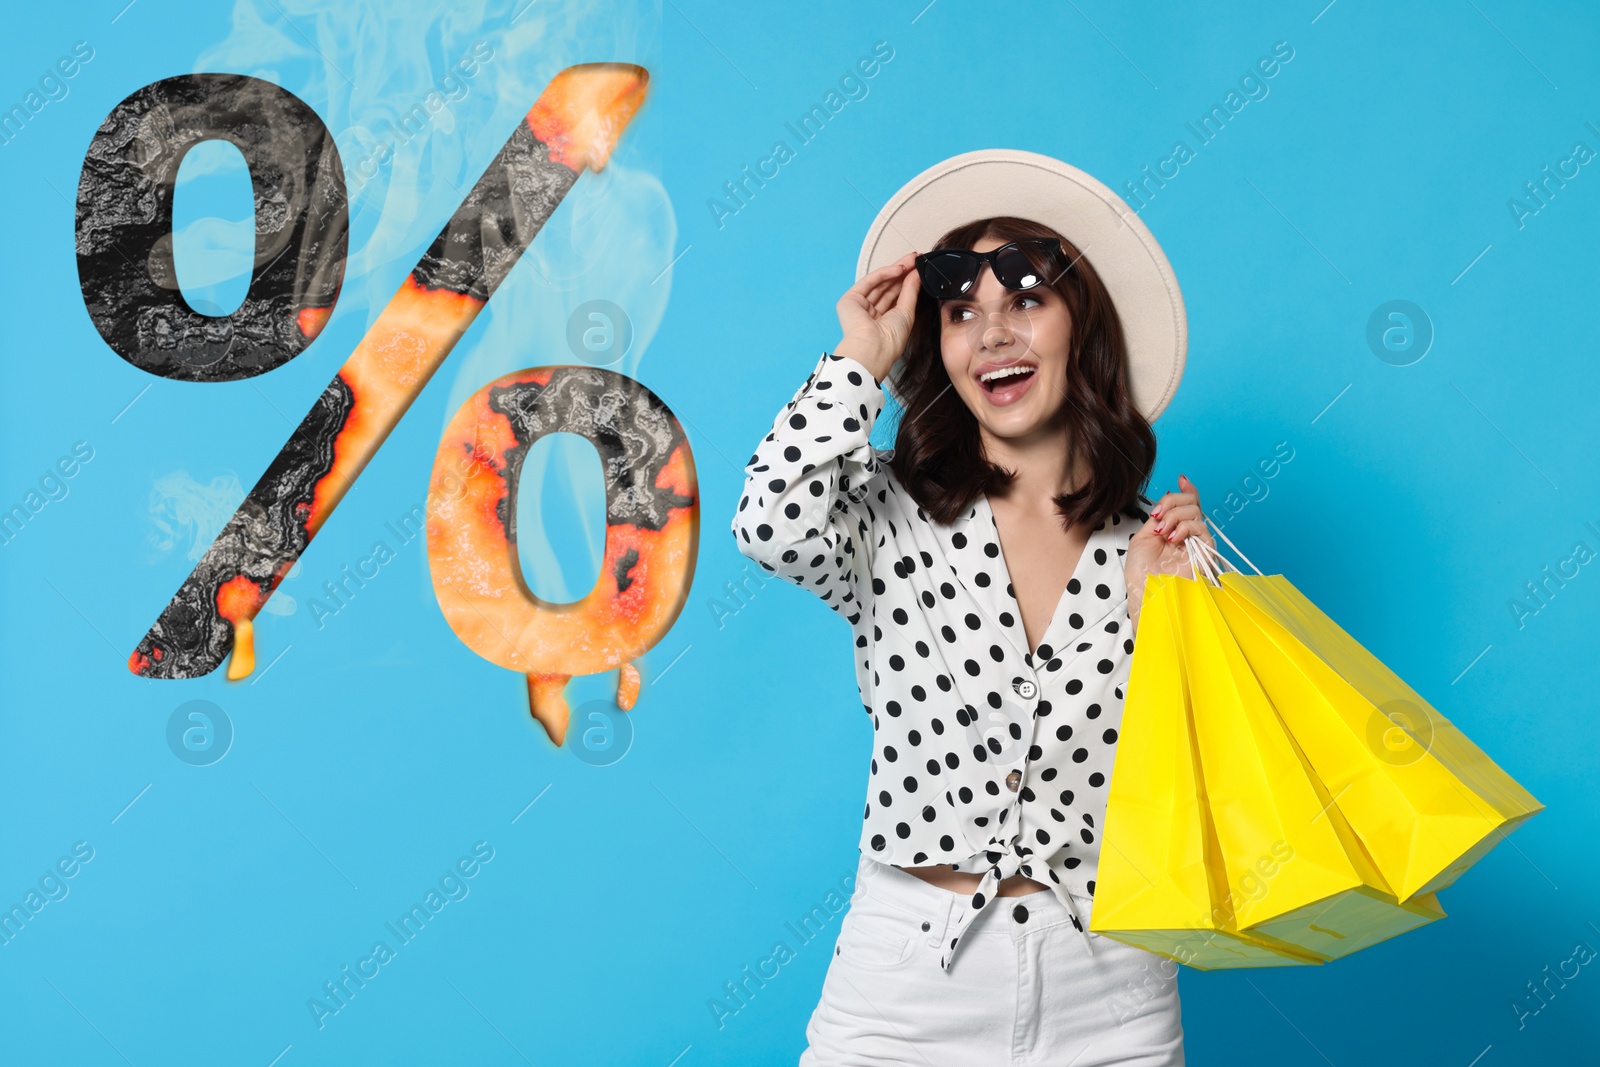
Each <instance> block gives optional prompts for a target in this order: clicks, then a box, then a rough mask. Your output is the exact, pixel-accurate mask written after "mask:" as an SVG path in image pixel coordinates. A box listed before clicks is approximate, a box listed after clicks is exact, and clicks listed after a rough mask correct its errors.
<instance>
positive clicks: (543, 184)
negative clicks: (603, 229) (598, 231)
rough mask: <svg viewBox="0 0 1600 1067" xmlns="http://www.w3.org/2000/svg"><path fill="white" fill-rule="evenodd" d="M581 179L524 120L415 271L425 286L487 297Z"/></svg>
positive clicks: (418, 279)
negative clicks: (556, 158) (554, 156)
mask: <svg viewBox="0 0 1600 1067" xmlns="http://www.w3.org/2000/svg"><path fill="white" fill-rule="evenodd" d="M577 180H578V172H577V171H574V170H571V169H570V168H568V167H566V166H563V165H562V164H560V163H554V162H552V161H551V160H550V150H549V149H548V148H546V147H545V144H544V142H543V141H541V140H539V139H538V138H537V137H535V136H534V135H533V131H532V130H530V129H528V124H527V123H525V122H524V123H522V124H521V125H520V126H518V127H517V130H516V132H515V133H513V134H512V135H511V139H510V140H508V141H506V143H505V146H504V147H503V148H501V149H500V152H499V154H498V155H496V156H495V157H494V160H493V162H491V163H490V164H489V167H488V169H487V170H485V171H484V172H483V177H481V178H479V179H478V184H477V185H474V186H473V187H472V192H470V193H468V194H467V198H466V199H465V200H463V201H462V202H461V206H460V207H459V208H457V209H456V213H455V214H454V215H452V216H451V217H450V221H449V222H447V223H446V224H445V227H444V229H443V230H440V231H439V236H438V237H435V238H434V239H433V244H431V245H429V246H428V251H427V252H425V253H423V256H422V259H421V261H420V262H418V263H417V266H416V269H414V270H413V271H412V272H411V277H412V278H413V279H414V280H415V281H416V283H417V284H418V285H420V286H422V287H423V288H424V289H443V290H446V291H448V292H452V293H461V294H464V295H466V296H470V297H473V298H475V299H478V300H488V299H489V296H490V295H491V294H492V293H493V292H494V291H495V289H496V288H498V287H499V285H500V283H501V282H503V281H505V278H506V275H507V274H509V273H510V271H511V268H512V267H513V266H515V265H516V262H517V259H518V258H519V257H521V255H522V253H523V252H524V251H526V250H527V248H528V245H529V244H531V243H532V242H533V239H534V237H535V236H536V235H537V234H538V233H539V228H540V227H541V226H543V225H544V224H545V222H546V220H548V219H549V218H550V215H551V213H553V212H554V211H555V209H556V207H557V206H558V205H559V204H560V203H561V198H562V197H564V196H566V195H567V190H569V189H571V188H572V186H573V183H574V182H576V181H577Z"/></svg>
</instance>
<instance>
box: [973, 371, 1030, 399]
mask: <svg viewBox="0 0 1600 1067" xmlns="http://www.w3.org/2000/svg"><path fill="white" fill-rule="evenodd" d="M1037 370H1038V368H1037V367H1034V366H1033V365H1032V364H1031V363H1018V364H1015V365H1014V366H1010V367H997V368H995V369H994V370H991V371H985V372H984V373H983V374H980V375H978V385H979V387H981V388H982V389H983V391H984V392H986V393H988V394H990V395H991V396H1002V395H1009V394H1015V395H1019V396H1020V395H1021V393H1022V391H1023V389H1024V388H1025V387H1026V386H1027V385H1028V384H1029V383H1031V382H1032V381H1033V378H1034V375H1035V373H1036V372H1037Z"/></svg>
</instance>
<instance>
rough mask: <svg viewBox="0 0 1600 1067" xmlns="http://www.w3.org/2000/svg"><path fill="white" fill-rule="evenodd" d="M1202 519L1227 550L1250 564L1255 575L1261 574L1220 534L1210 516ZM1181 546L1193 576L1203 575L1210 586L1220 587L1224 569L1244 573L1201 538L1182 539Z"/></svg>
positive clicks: (1246, 557)
mask: <svg viewBox="0 0 1600 1067" xmlns="http://www.w3.org/2000/svg"><path fill="white" fill-rule="evenodd" d="M1204 518H1205V520H1206V522H1207V523H1209V524H1210V526H1211V529H1212V531H1213V532H1215V533H1216V535H1217V536H1218V537H1220V538H1222V541H1223V543H1224V544H1226V545H1227V546H1228V547H1229V548H1231V549H1233V551H1234V552H1235V553H1236V554H1237V555H1238V556H1239V558H1240V559H1242V560H1244V561H1245V562H1246V563H1249V564H1250V569H1251V570H1253V571H1255V572H1256V573H1257V574H1261V573H1262V571H1261V568H1260V567H1257V566H1256V565H1255V564H1254V563H1251V562H1250V557H1249V556H1247V555H1245V554H1244V553H1243V552H1240V551H1239V546H1238V545H1236V544H1234V543H1233V542H1232V541H1230V540H1229V539H1228V535H1227V534H1225V533H1223V532H1222V529H1221V527H1219V526H1218V525H1217V524H1216V523H1215V522H1212V520H1211V516H1209V515H1206V516H1204ZM1183 545H1184V547H1185V548H1186V549H1188V550H1189V565H1190V566H1192V567H1193V568H1194V575H1195V577H1196V578H1199V577H1200V576H1201V575H1204V576H1205V578H1206V580H1208V581H1210V582H1211V584H1212V585H1221V584H1222V572H1223V570H1224V569H1226V570H1231V571H1234V572H1235V573H1237V574H1243V573H1244V571H1241V570H1239V568H1238V567H1236V566H1234V565H1233V561H1232V560H1230V559H1228V557H1226V556H1224V555H1223V554H1222V553H1221V552H1219V551H1218V550H1217V549H1215V548H1213V547H1211V546H1210V545H1209V544H1207V543H1206V542H1205V541H1204V540H1202V539H1201V538H1198V537H1186V538H1184V541H1183Z"/></svg>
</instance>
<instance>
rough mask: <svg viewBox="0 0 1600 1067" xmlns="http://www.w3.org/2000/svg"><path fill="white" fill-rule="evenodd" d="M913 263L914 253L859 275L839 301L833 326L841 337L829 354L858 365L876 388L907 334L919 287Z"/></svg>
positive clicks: (919, 283)
mask: <svg viewBox="0 0 1600 1067" xmlns="http://www.w3.org/2000/svg"><path fill="white" fill-rule="evenodd" d="M916 261H917V254H916V253H915V252H907V253H906V254H905V255H903V256H901V257H900V258H899V259H897V260H895V261H894V262H893V263H891V264H889V265H888V266H887V267H880V268H878V269H877V270H875V271H873V272H872V273H870V274H865V275H863V276H862V278H861V280H860V281H858V282H856V283H855V284H854V285H852V286H851V287H850V288H849V289H848V290H846V291H845V294H844V296H842V297H840V298H839V308H838V310H839V328H840V329H841V330H842V331H843V332H844V339H843V340H841V341H840V342H839V344H838V346H837V347H835V348H834V350H833V354H834V355H836V356H849V357H850V358H851V359H854V360H856V361H857V362H858V363H861V364H862V365H863V366H865V367H866V368H867V369H868V370H870V371H872V376H873V377H874V378H876V379H877V380H878V382H879V383H880V384H881V383H882V382H883V380H884V378H886V377H888V375H889V371H890V369H891V368H892V367H893V366H894V363H895V360H897V359H899V358H900V355H901V353H903V352H904V351H905V350H906V340H907V339H908V338H909V337H910V336H911V321H912V319H913V318H914V317H915V315H916V309H917V293H918V291H919V290H920V289H921V287H922V278H921V276H920V275H919V274H918V273H917V271H916Z"/></svg>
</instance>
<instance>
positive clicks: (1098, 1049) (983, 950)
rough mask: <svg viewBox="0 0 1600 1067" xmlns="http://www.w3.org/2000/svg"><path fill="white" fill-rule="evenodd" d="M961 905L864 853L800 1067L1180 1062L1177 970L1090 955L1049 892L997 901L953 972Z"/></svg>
mask: <svg viewBox="0 0 1600 1067" xmlns="http://www.w3.org/2000/svg"><path fill="white" fill-rule="evenodd" d="M966 904H967V900H966V898H965V897H964V896H962V895H960V894H957V893H954V892H951V891H950V890H948V889H941V888H940V887H938V886H935V885H931V884H929V883H928V882H924V881H923V880H922V879H920V878H918V877H917V876H916V875H913V874H907V873H906V872H905V871H902V870H900V869H899V868H898V867H892V866H889V865H888V864H884V863H880V862H878V861H877V860H874V859H871V858H869V857H867V856H866V855H862V857H861V862H860V866H859V867H858V869H857V874H856V886H855V891H854V893H853V894H852V896H851V898H850V908H849V910H848V911H847V912H845V916H844V921H843V922H842V923H841V924H840V928H839V939H838V943H837V944H836V945H835V946H834V955H833V958H832V960H831V961H830V963H829V965H828V973H827V977H826V978H825V979H824V980H823V983H822V998H821V1000H820V1001H819V1002H818V1004H817V1007H816V1010H815V1011H813V1012H812V1014H811V1020H810V1022H809V1023H807V1024H806V1038H807V1040H808V1042H809V1047H807V1049H806V1050H805V1052H804V1053H802V1054H801V1056H800V1067H825V1065H826V1067H844V1065H850V1067H878V1065H883V1064H907V1065H916V1067H945V1065H947V1064H948V1065H951V1067H999V1065H1009V1067H1024V1065H1026V1067H1069V1065H1070V1067H1101V1065H1107V1064H1125V1065H1137V1067H1182V1064H1183V1025H1182V1022H1181V1020H1180V1013H1179V1006H1178V983H1177V969H1178V965H1177V964H1176V963H1173V962H1172V961H1170V960H1167V959H1165V958H1163V957H1161V956H1157V955H1155V954H1154V953H1150V952H1146V951H1145V950H1143V949H1139V948H1134V947H1133V946H1131V945H1125V944H1122V943H1121V942H1119V941H1113V940H1112V939H1110V938H1108V937H1102V936H1100V935H1099V934H1090V935H1089V936H1090V937H1091V938H1092V939H1093V944H1094V954H1093V955H1092V956H1091V955H1090V954H1089V953H1088V951H1087V950H1086V948H1085V945H1084V943H1083V935H1082V934H1081V933H1079V932H1078V931H1077V930H1076V929H1074V928H1073V925H1072V919H1071V917H1070V916H1069V915H1068V914H1067V911H1066V909H1065V908H1063V907H1062V906H1061V902H1060V901H1058V900H1056V898H1055V896H1054V895H1053V894H1052V893H1051V892H1050V890H1047V889H1046V890H1040V891H1038V892H1035V893H1029V894H1027V895H1024V896H1019V897H1001V898H999V899H998V900H996V901H994V902H993V903H991V904H990V906H989V908H988V909H987V910H986V911H985V912H984V913H983V914H982V915H980V916H979V917H978V918H977V920H976V921H974V922H973V924H972V926H971V927H970V928H969V929H968V930H967V932H966V933H965V934H964V935H963V936H962V938H961V944H960V946H959V947H958V949H957V950H956V958H955V961H954V962H953V963H952V964H951V966H950V969H949V971H945V970H943V969H942V968H941V967H940V966H939V952H940V944H941V942H942V941H943V940H944V938H945V928H946V925H947V924H949V923H953V922H954V920H955V917H956V916H957V915H959V914H960V911H961V910H962V909H964V908H965V907H966ZM1090 906H1091V904H1090V901H1088V900H1083V901H1082V904H1081V907H1080V909H1079V910H1080V912H1081V913H1082V914H1084V915H1087V914H1089V910H1090Z"/></svg>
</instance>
